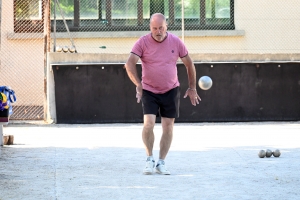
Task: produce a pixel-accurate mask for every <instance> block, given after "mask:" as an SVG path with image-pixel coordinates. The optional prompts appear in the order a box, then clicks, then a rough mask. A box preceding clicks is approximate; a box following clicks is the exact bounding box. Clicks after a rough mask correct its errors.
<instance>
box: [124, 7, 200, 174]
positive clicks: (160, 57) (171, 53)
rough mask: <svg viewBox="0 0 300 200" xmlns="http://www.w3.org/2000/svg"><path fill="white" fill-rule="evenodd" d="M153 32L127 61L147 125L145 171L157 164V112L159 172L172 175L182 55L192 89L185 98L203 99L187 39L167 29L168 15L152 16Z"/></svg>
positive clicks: (197, 100) (151, 169)
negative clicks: (157, 123) (138, 66)
mask: <svg viewBox="0 0 300 200" xmlns="http://www.w3.org/2000/svg"><path fill="white" fill-rule="evenodd" d="M150 31H151V33H149V34H147V35H145V36H143V37H141V38H140V39H139V40H138V41H137V42H136V43H135V45H134V46H133V48H132V51H131V54H130V56H129V58H128V60H127V62H126V64H125V67H126V70H127V74H128V76H129V78H130V80H131V81H132V82H133V83H134V84H135V85H136V98H137V102H138V103H139V102H140V101H142V106H143V114H144V127H143V131H142V139H143V142H144V145H145V149H146V154H147V156H148V157H147V160H146V167H145V169H144V171H143V174H152V173H153V170H154V167H155V160H154V158H153V153H152V151H153V144H154V133H153V129H154V125H155V120H156V116H157V114H160V116H161V124H162V129H163V133H162V136H161V140H160V151H159V160H158V162H157V165H156V172H157V173H159V174H164V175H170V171H169V170H167V168H166V166H165V161H164V160H165V158H166V156H167V153H168V151H169V149H170V146H171V142H172V138H173V126H174V121H175V118H177V117H178V116H179V101H180V90H179V81H178V76H177V66H176V62H177V59H178V58H181V60H182V62H183V64H184V65H185V66H186V69H187V75H188V80H189V88H188V89H187V91H186V93H185V95H184V98H186V97H187V96H189V98H190V100H191V103H192V105H194V106H196V104H199V101H201V99H200V97H199V96H198V94H197V90H196V70H195V66H194V64H193V62H192V60H191V58H190V57H189V55H188V51H187V49H186V47H185V45H184V44H183V42H182V41H181V40H180V39H179V38H178V37H177V36H175V35H173V34H171V33H169V32H167V22H166V18H165V16H164V15H163V14H161V13H155V14H153V15H152V16H151V18H150ZM139 59H141V61H142V80H141V79H140V78H139V77H138V74H137V70H136V63H137V62H138V60H139Z"/></svg>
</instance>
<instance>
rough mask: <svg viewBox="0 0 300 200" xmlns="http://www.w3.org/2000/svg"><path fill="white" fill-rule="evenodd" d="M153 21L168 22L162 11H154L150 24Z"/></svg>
mask: <svg viewBox="0 0 300 200" xmlns="http://www.w3.org/2000/svg"><path fill="white" fill-rule="evenodd" d="M152 21H164V22H165V23H166V24H167V20H166V17H165V16H164V15H163V14H161V13H154V14H153V15H151V17H150V24H151V22H152Z"/></svg>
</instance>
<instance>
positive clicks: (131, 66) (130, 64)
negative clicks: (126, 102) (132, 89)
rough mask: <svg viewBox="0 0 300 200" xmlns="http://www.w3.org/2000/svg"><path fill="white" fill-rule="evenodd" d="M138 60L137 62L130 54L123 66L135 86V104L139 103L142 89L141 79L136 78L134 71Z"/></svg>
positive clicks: (135, 56) (133, 55)
mask: <svg viewBox="0 0 300 200" xmlns="http://www.w3.org/2000/svg"><path fill="white" fill-rule="evenodd" d="M138 60H139V57H138V56H137V55H135V54H133V53H131V54H130V55H129V58H128V60H127V62H126V64H125V68H126V71H127V74H128V77H129V78H130V80H131V81H132V82H133V84H134V85H136V98H137V102H138V103H139V102H140V100H141V98H142V94H143V87H142V83H141V79H140V78H139V77H138V73H137V70H136V63H137V62H138Z"/></svg>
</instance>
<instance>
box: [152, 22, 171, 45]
mask: <svg viewBox="0 0 300 200" xmlns="http://www.w3.org/2000/svg"><path fill="white" fill-rule="evenodd" d="M150 31H151V34H152V37H153V38H154V39H155V40H156V41H158V42H161V41H163V40H164V39H165V37H166V32H167V24H166V21H165V20H164V19H162V18H160V17H154V18H153V19H152V20H151V22H150Z"/></svg>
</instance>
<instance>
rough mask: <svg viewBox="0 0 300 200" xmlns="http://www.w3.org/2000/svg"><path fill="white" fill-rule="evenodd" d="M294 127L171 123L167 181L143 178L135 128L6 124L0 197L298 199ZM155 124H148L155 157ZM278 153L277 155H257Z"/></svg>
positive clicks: (298, 149) (299, 146)
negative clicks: (152, 133)
mask: <svg viewBox="0 0 300 200" xmlns="http://www.w3.org/2000/svg"><path fill="white" fill-rule="evenodd" d="M299 129H300V122H256V123H176V124H175V128H174V139H173V143H172V146H171V149H170V152H169V154H168V156H167V158H166V165H167V167H168V169H169V170H170V171H171V175H170V176H165V175H158V174H153V175H143V174H142V169H143V168H144V165H145V160H146V155H145V151H144V146H143V143H142V139H141V130H142V124H89V125H79V124H74V125H58V124H51V125H46V124H43V123H10V124H9V125H7V126H4V134H6V135H14V145H5V146H3V147H0V199H1V200H8V199H9V200H11V199H22V200H26V199H34V200H36V199H43V200H46V199H59V200H62V199H88V200H91V199H164V200H165V199H172V200H173V199H179V200H181V199H188V200H191V199H213V200H215V199H218V200H220V199H221V200H222V199H230V200H232V199H239V200H241V199H255V200H259V199H272V200H276V199H278V200H283V199H299V196H300V190H299V189H297V188H298V187H299V185H300V172H299V164H300V162H299V159H300V143H299V141H300V134H299ZM160 136H161V124H159V123H158V124H156V126H155V137H156V141H155V146H154V148H155V149H154V158H155V159H156V160H158V150H159V149H158V147H159V139H160ZM261 149H264V150H266V149H271V150H275V149H280V151H281V156H280V157H279V158H275V157H271V158H259V157H258V155H257V153H258V151H259V150H261Z"/></svg>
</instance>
